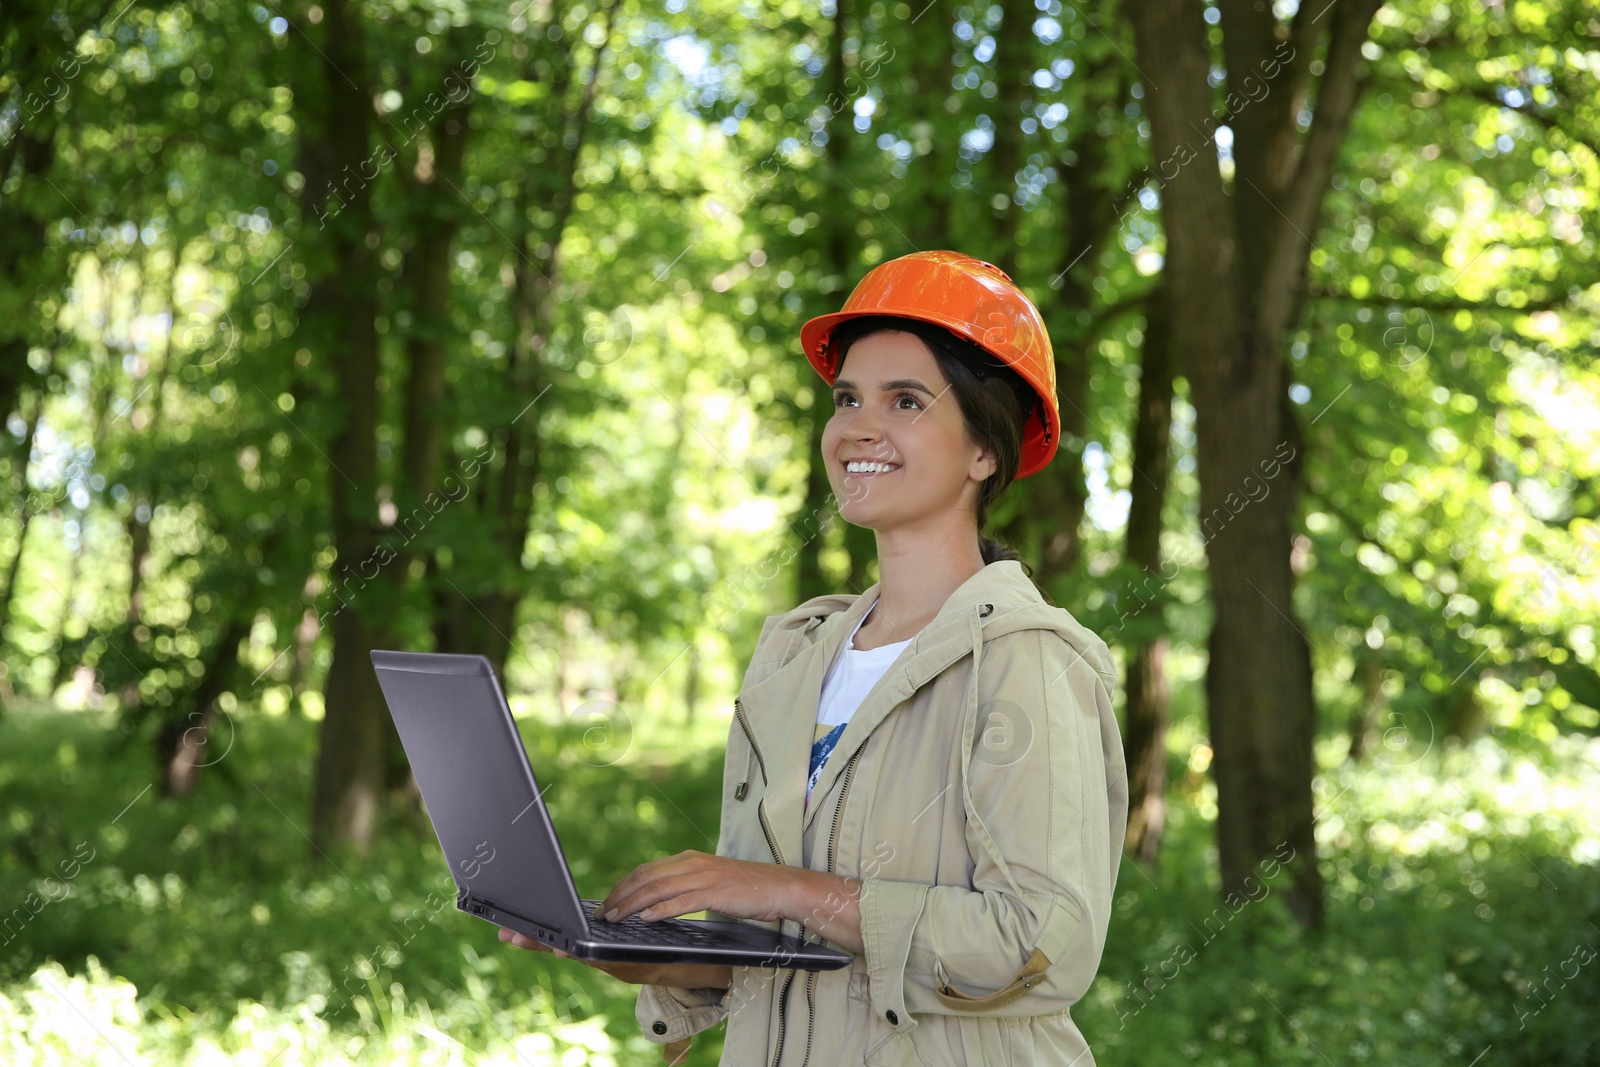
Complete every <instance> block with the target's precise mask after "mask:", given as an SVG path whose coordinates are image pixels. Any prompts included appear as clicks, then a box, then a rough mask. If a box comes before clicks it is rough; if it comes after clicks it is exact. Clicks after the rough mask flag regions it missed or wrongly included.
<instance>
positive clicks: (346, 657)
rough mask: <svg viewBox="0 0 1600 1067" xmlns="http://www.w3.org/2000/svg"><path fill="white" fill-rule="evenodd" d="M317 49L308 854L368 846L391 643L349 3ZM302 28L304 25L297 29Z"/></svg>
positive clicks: (310, 155) (306, 128) (310, 131)
mask: <svg viewBox="0 0 1600 1067" xmlns="http://www.w3.org/2000/svg"><path fill="white" fill-rule="evenodd" d="M322 4H323V22H322V29H323V33H322V40H321V42H320V44H319V47H318V53H319V55H318V57H317V59H316V60H313V61H311V62H310V63H309V64H307V66H308V68H309V69H310V70H311V71H312V73H311V74H309V75H308V84H305V85H302V86H299V87H298V88H297V90H296V92H295V100H296V102H297V103H298V104H300V105H301V106H302V107H303V109H304V111H303V113H302V115H301V129H302V131H303V140H302V142H301V148H302V151H303V153H304V158H303V160H302V166H301V170H302V173H304V175H305V179H306V181H305V186H304V189H305V192H304V195H303V201H302V202H303V204H304V210H303V213H302V218H303V219H304V220H305V221H306V223H307V226H306V227H305V228H306V229H307V230H308V231H309V230H310V225H309V223H310V221H311V220H312V219H317V220H318V221H319V223H320V224H321V225H320V226H319V230H320V232H321V235H322V245H323V247H324V248H325V249H326V254H327V256H328V259H329V260H330V261H331V262H330V265H329V267H328V268H324V270H323V271H321V272H319V273H320V274H321V276H320V277H314V280H313V282H312V287H311V293H310V295H309V296H308V298H307V301H306V308H305V313H304V315H303V317H302V329H303V330H305V331H306V332H307V333H308V334H311V333H315V334H316V335H319V336H321V337H324V338H326V341H325V343H326V344H327V352H328V358H329V360H330V361H331V362H332V363H333V369H334V375H335V381H336V383H337V387H338V398H337V400H338V402H339V403H340V414H341V418H340V420H339V423H338V429H337V430H336V431H335V432H334V434H333V438H332V441H331V442H330V445H329V449H328V460H329V466H330V468H331V469H330V470H329V471H328V475H327V477H328V484H329V487H330V490H331V493H332V505H333V516H332V523H333V543H334V548H335V550H336V552H337V559H338V564H337V567H338V572H339V574H338V576H335V577H334V578H333V583H332V584H334V585H335V586H337V587H339V591H338V593H337V596H338V598H339V601H340V603H339V606H338V608H337V610H335V611H334V613H333V622H332V631H333V660H332V663H331V664H330V665H329V667H328V678H327V682H326V684H325V686H324V707H325V714H324V716H323V720H322V729H321V732H320V743H319V748H318V751H317V760H316V767H315V770H314V779H313V783H312V800H311V840H312V842H313V845H314V846H315V847H316V848H319V849H326V848H330V847H333V846H337V845H344V844H348V845H352V846H354V847H355V848H357V849H359V850H365V849H366V848H367V847H368V846H369V845H370V844H371V841H372V834H373V831H374V829H375V827H376V819H377V815H378V811H379V807H380V805H381V802H382V789H383V768H384V763H383V756H384V750H383V721H384V718H385V717H386V716H387V711H386V709H385V705H384V703H383V692H382V690H381V689H380V688H379V686H378V679H377V675H376V673H375V672H374V671H373V669H372V662H371V659H370V657H369V653H370V652H371V650H372V649H374V648H379V647H384V646H385V645H390V644H391V642H390V641H389V640H388V638H387V636H386V635H385V634H384V632H383V628H382V624H381V623H380V622H379V621H378V620H379V619H380V618H382V617H383V616H382V615H381V614H380V612H381V611H382V610H383V606H382V605H374V604H373V603H372V602H373V601H374V600H383V599H386V595H389V594H390V591H389V590H387V589H384V588H382V586H383V585H384V584H386V581H385V580H386V578H387V577H388V575H387V574H386V573H385V571H384V568H383V563H384V562H386V560H385V559H384V557H383V556H382V555H380V554H379V552H378V549H379V544H378V539H377V531H378V523H377V497H376V492H377V486H378V451H377V429H378V426H377V423H378V411H379V407H378V405H379V400H378V391H377V387H378V370H379V367H378V335H377V329H376V314H377V297H376V293H377V268H376V262H375V257H374V255H373V249H374V248H375V247H377V245H378V244H379V241H380V236H379V231H378V228H377V225H376V222H375V220H374V218H373V214H372V206H371V197H372V189H371V185H370V182H369V181H368V180H367V179H366V176H365V175H364V174H363V173H362V170H363V167H364V166H367V165H369V164H368V163H367V161H368V158H369V149H370V147H371V111H372V104H371V101H370V98H369V97H370V94H369V93H368V91H367V73H366V70H367V56H366V42H365V35H364V31H363V27H362V22H361V17H360V14H359V12H357V11H356V10H355V9H354V8H353V7H352V6H351V5H350V4H349V2H348V0H322ZM306 24H307V25H310V23H309V21H308V22H307V23H306Z"/></svg>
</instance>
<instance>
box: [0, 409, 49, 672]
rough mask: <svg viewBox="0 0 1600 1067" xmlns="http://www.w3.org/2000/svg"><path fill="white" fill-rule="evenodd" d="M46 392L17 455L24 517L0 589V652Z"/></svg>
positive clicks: (28, 513)
mask: <svg viewBox="0 0 1600 1067" xmlns="http://www.w3.org/2000/svg"><path fill="white" fill-rule="evenodd" d="M44 401H45V389H44V383H43V382H40V383H39V392H38V394H37V395H36V396H35V397H34V404H33V414H32V415H30V416H29V417H28V426H27V429H26V430H24V431H23V434H22V445H21V447H20V448H19V449H18V451H17V500H18V501H20V502H21V509H20V510H21V512H22V514H21V516H20V517H19V518H18V519H17V549H16V551H15V552H13V553H12V554H11V560H10V562H8V563H7V564H6V584H5V586H4V587H3V588H0V649H3V648H4V647H5V632H6V626H7V624H8V623H9V622H10V621H11V599H12V597H13V596H14V595H15V593H16V591H17V574H18V572H19V571H20V570H21V569H22V553H23V551H24V550H25V549H26V548H27V547H28V524H29V523H30V522H32V521H33V508H32V507H30V506H29V503H30V502H29V500H28V492H29V490H28V470H29V468H30V467H31V466H32V464H33V438H34V435H35V434H36V433H37V432H38V430H39V419H40V417H41V416H42V415H43V414H44Z"/></svg>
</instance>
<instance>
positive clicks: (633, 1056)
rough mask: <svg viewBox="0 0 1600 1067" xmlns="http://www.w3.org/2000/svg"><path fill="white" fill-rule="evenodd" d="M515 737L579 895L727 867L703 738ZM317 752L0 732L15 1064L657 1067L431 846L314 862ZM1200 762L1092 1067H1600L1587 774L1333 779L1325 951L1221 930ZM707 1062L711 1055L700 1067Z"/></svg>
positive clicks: (1595, 829)
mask: <svg viewBox="0 0 1600 1067" xmlns="http://www.w3.org/2000/svg"><path fill="white" fill-rule="evenodd" d="M715 725H716V724H710V727H715ZM522 729H523V734H524V738H525V740H526V741H527V744H528V749H529V755H530V759H531V761H532V763H533V766H534V770H535V773H536V774H537V775H540V776H541V778H542V779H543V780H545V781H552V782H554V783H555V786H554V787H553V788H551V789H550V790H549V792H548V793H547V794H546V800H547V802H548V804H549V807H550V811H551V817H552V819H553V820H554V822H555V824H556V826H557V829H558V832H560V833H561V835H562V839H563V844H564V846H565V847H566V849H567V851H568V852H569V854H570V855H571V858H572V860H573V864H574V878H575V881H576V882H577V885H578V889H579V891H580V893H582V894H584V895H588V896H601V895H603V894H604V892H605V891H606V890H607V889H608V888H609V887H610V885H611V884H612V883H613V882H615V881H616V880H617V879H618V878H620V877H621V876H622V875H623V874H625V873H627V871H628V870H630V869H632V867H633V866H634V865H636V864H637V863H639V862H642V861H643V860H645V859H648V858H650V856H651V855H655V854H663V853H666V852H672V851H677V850H679V849H684V848H699V849H703V850H705V851H708V852H709V851H713V850H714V848H715V840H714V837H715V833H716V826H717V815H718V812H717V804H718V797H719V795H720V782H721V757H720V746H719V745H717V744H715V743H712V744H706V743H704V738H706V737H707V736H712V737H714V736H716V733H715V730H714V729H710V728H707V727H704V726H703V727H702V728H701V729H699V730H697V731H696V736H697V737H699V738H700V739H701V740H700V741H699V742H697V743H696V745H695V746H694V747H693V748H691V749H684V748H683V747H682V746H672V745H669V744H668V743H666V742H665V741H663V742H662V743H660V744H656V743H654V742H653V741H652V743H651V744H650V745H644V744H642V743H639V742H638V741H637V739H636V743H635V744H633V745H632V746H631V750H630V751H629V752H628V754H627V757H626V758H623V759H620V760H619V761H617V762H615V763H614V764H613V763H612V762H611V761H609V760H593V761H585V760H583V759H581V758H574V756H573V754H574V753H577V752H581V749H580V748H579V747H578V746H579V744H580V742H579V740H578V738H579V735H580V733H581V727H573V726H567V727H560V728H556V727H550V726H547V725H543V724H541V723H538V722H536V721H535V720H532V719H524V720H522ZM316 734H317V728H316V724H315V723H312V722H308V721H304V720H298V719H292V718H286V717H270V716H266V715H261V714H252V715H246V714H240V715H238V716H235V717H233V718H230V719H228V720H226V721H225V722H224V723H223V724H222V726H221V727H219V729H218V731H217V732H216V734H215V735H214V736H213V738H212V744H213V746H214V747H213V748H212V749H211V751H213V752H214V753H216V755H215V757H214V759H213V760H211V762H212V763H213V765H212V766H208V767H206V768H205V769H204V771H203V772H202V774H201V777H200V781H199V785H198V788H197V790H196V791H195V793H194V795H193V796H191V797H189V798H187V799H184V800H171V799H162V798H159V797H158V795H157V793H156V791H155V790H154V789H146V787H147V786H148V785H149V783H150V782H151V781H152V777H153V765H152V759H151V755H150V751H151V750H150V746H149V744H148V743H147V742H145V741H143V740H136V739H132V738H130V737H128V736H127V735H124V734H122V733H120V732H119V731H118V730H116V729H115V727H114V726H113V724H112V723H110V722H109V721H107V720H106V719H104V718H103V717H101V716H99V715H97V714H94V713H89V712H58V711H54V710H52V709H11V710H7V711H6V712H5V713H4V715H3V717H0V813H3V816H0V923H4V926H3V929H0V948H3V950H0V1060H3V1061H4V1062H7V1063H16V1064H32V1063H41V1064H42V1063H58V1062H66V1063H74V1064H75V1063H96V1064H115V1063H126V1064H130V1065H135V1064H137V1065H144V1064H185V1065H189V1064H213V1063H230V1064H239V1065H258V1067H267V1065H271V1067H296V1065H302V1064H343V1063H359V1064H416V1065H423V1064H428V1065H434V1064H438V1065H444V1064H452V1065H453V1064H485V1065H495V1067H499V1065H507V1067H509V1065H512V1064H524V1065H529V1067H532V1065H542V1064H561V1065H563V1067H571V1065H575V1064H584V1063H592V1064H658V1063H660V1062H662V1061H661V1057H660V1053H659V1047H658V1046H654V1045H651V1044H649V1043H648V1042H646V1041H645V1040H644V1038H643V1036H642V1035H641V1034H640V1033H639V1028H638V1026H637V1024H636V1023H635V1021H634V1016H633V1004H634V989H633V987H629V986H625V985H623V984H621V983H619V982H616V981H613V980H612V979H610V978H609V977H607V976H605V975H603V974H601V973H599V972H596V971H593V970H592V969H590V968H586V967H582V966H581V965H578V964H575V963H572V962H570V961H562V960H556V959H553V958H551V957H549V956H547V955H544V954H540V953H532V952H527V951H523V950H520V949H514V948H511V947H510V946H507V945H503V944H501V943H500V942H499V941H498V940H497V939H496V936H495V931H494V929H493V928H492V927H491V926H490V925H488V924H487V923H483V922H481V921H479V920H476V919H473V918H469V917H468V916H465V915H463V914H461V913H459V912H457V911H456V910H455V899H454V890H453V886H452V883H451V880H450V877H449V873H448V869H447V867H446V864H445V862H444V859H443V857H442V855H441V853H440V851H439V848H438V844H437V842H436V841H435V839H434V838H433V835H432V833H431V832H430V831H429V830H428V827H427V824H426V822H425V821H424V822H422V823H420V824H419V823H418V822H417V821H416V818H417V817H416V816H415V815H412V816H394V817H392V819H391V821H390V822H389V823H388V824H386V825H385V827H384V832H383V834H382V842H383V843H382V844H381V845H379V846H377V847H375V848H374V849H373V850H372V851H371V852H370V853H368V854H367V855H366V856H364V857H363V856H356V855H353V854H348V853H341V854H337V855H334V856H332V857H324V856H321V855H319V854H317V853H315V852H313V851H312V850H311V848H310V847H309V844H308V842H307V840H306V838H305V836H304V834H303V831H304V830H305V827H306V812H307V806H308V795H309V789H310V781H311V767H312V760H313V755H314V752H315V745H316ZM666 736H667V735H666V734H665V733H663V738H665V737H666ZM1396 757H1403V758H1396ZM1187 758H1188V756H1187V755H1186V754H1185V755H1184V756H1178V755H1175V756H1174V763H1173V769H1174V774H1175V785H1174V789H1173V806H1172V808H1171V811H1170V817H1169V824H1168V828H1167V835H1166V839H1165V845H1164V850H1163V854H1162V859H1161V862H1160V864H1159V866H1157V867H1155V868H1145V867H1141V866H1138V865H1136V864H1134V863H1133V862H1132V861H1129V860H1124V862H1123V866H1122V871H1121V873H1120V876H1119V880H1118V885H1117V903H1116V908H1115V912H1114V914H1113V916H1112V920H1111V928H1110V937H1109V943H1108V945H1107V948H1106V952H1105V956H1104V959H1103V960H1102V964H1101V967H1100V974H1099V977H1098V978H1097V979H1096V981H1095V983H1094V985H1093V987H1092V988H1091V989H1090V991H1089V993H1088V995H1087V996H1086V997H1085V998H1084V999H1083V1000H1082V1001H1081V1002H1080V1003H1079V1004H1078V1005H1077V1006H1076V1007H1075V1008H1074V1009H1073V1017H1074V1019H1075V1020H1076V1021H1077V1023H1078V1025H1079V1027H1080V1028H1081V1029H1082V1030H1083V1032H1084V1034H1085V1035H1086V1036H1087V1037H1088V1039H1089V1042H1090V1044H1091V1046H1092V1048H1093V1049H1094V1053H1095V1057H1096V1061H1097V1062H1098V1063H1099V1064H1101V1065H1102V1067H1116V1065H1124V1064H1126V1065H1135V1064H1138V1065H1145V1064H1160V1065H1165V1064H1173V1063H1180V1062H1181V1063H1185V1064H1194V1065H1201V1064H1229V1065H1246V1064H1249V1065H1263V1067H1265V1065H1269V1064H1283V1063H1307V1064H1331V1065H1338V1067H1345V1065H1347V1064H1360V1063H1373V1064H1407V1065H1435V1064H1437V1065H1451V1067H1472V1065H1476V1067H1500V1065H1505V1064H1512V1063H1517V1064H1537V1065H1540V1067H1547V1065H1560V1064H1584V1063H1600V803H1596V801H1597V799H1600V741H1597V740H1593V739H1562V738H1558V739H1556V740H1555V742H1554V743H1553V744H1552V745H1550V746H1549V747H1539V748H1537V749H1532V750H1529V751H1526V752H1522V751H1513V750H1508V749H1507V748H1505V747H1503V746H1502V745H1501V743H1500V742H1499V741H1498V740H1496V739H1494V738H1484V739H1481V740H1479V741H1477V742H1474V743H1473V744H1471V745H1455V744H1450V745H1446V744H1443V743H1441V744H1438V745H1434V746H1431V750H1430V751H1427V752H1417V753H1383V754H1380V757H1379V758H1378V759H1376V760H1374V761H1372V762H1369V763H1366V764H1361V765H1357V764H1352V763H1350V762H1348V761H1344V760H1342V759H1341V758H1340V753H1339V752H1338V751H1336V746H1333V745H1331V744H1330V745H1327V746H1324V749H1323V750H1321V751H1319V761H1320V762H1321V764H1322V766H1323V767H1324V770H1323V771H1322V773H1321V774H1320V775H1319V776H1318V780H1317V795H1318V797H1319V806H1320V811H1319V830H1318V833H1319V841H1320V844H1319V850H1320V853H1321V856H1322V861H1321V865H1322V870H1323V872H1324V875H1325V877H1326V879H1327V903H1328V911H1327V923H1326V928H1325V929H1324V930H1323V931H1321V932H1320V933H1319V934H1317V935H1306V934H1302V933H1300V932H1298V931H1297V930H1296V929H1295V928H1294V927H1293V925H1292V924H1291V923H1290V922H1289V921H1288V916H1287V911H1286V909H1285V908H1284V907H1283V906H1282V893H1281V889H1282V884H1283V882H1282V877H1281V875H1280V876H1279V877H1277V878H1275V879H1267V880H1265V881H1263V882H1261V883H1260V884H1259V891H1258V892H1256V893H1255V894H1254V899H1244V898H1236V899H1235V900H1234V901H1232V902H1231V903H1228V902H1224V901H1222V900H1221V899H1220V898H1219V896H1218V893H1217V890H1216V874H1215V866H1216V864H1215V850H1214V846H1213V844H1212V840H1213V834H1212V825H1211V823H1210V821H1209V819H1208V816H1209V815H1211V814H1213V813H1214V810H1215V806H1214V800H1213V799H1212V798H1213V797H1214V793H1213V792H1212V790H1211V787H1210V785H1209V784H1208V783H1207V782H1206V780H1205V777H1204V776H1203V775H1201V774H1198V773H1196V772H1195V771H1193V770H1192V769H1190V768H1188V767H1187V766H1186V764H1185V763H1184V760H1185V759H1187ZM646 843H648V845H649V846H650V847H653V848H654V849H656V851H655V852H652V853H647V852H646V847H647V845H646ZM720 1046H721V1027H717V1028H715V1029H713V1030H712V1031H711V1032H710V1033H708V1034H707V1035H705V1036H703V1037H702V1038H701V1039H699V1041H698V1042H697V1045H696V1049H695V1052H694V1056H693V1059H692V1061H691V1062H693V1063H695V1064H701V1065H706V1064H713V1063H715V1062H716V1059H717V1054H718V1052H719V1051H720Z"/></svg>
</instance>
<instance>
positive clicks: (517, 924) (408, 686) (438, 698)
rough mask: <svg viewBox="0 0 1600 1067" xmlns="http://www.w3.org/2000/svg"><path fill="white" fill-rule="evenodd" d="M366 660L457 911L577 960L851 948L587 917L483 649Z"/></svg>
mask: <svg viewBox="0 0 1600 1067" xmlns="http://www.w3.org/2000/svg"><path fill="white" fill-rule="evenodd" d="M372 666H373V668H374V669H375V670H376V671H377V673H378V684H379V685H381V686H382V687H383V696H384V699H385V700H386V701H387V702H388V705H389V714H390V715H392V716H393V717H394V724H395V726H396V728H397V729H398V730H399V732H400V742H401V744H402V745H404V746H405V750H406V756H407V758H408V759H410V761H411V769H412V772H413V773H414V774H415V775H416V778H417V786H418V787H419V788H420V789H421V790H422V799H423V802H424V803H425V805H426V806H427V810H428V817H429V818H430V819H431V820H432V821H433V829H434V833H436V834H437V835H438V837H439V846H440V847H441V848H443V849H444V854H445V858H446V859H447V860H449V861H450V874H451V877H453V878H454V879H455V883H456V907H458V908H460V909H461V910H462V911H464V912H467V913H468V914H469V915H476V916H478V917H479V918H481V919H484V920H486V921H488V922H491V923H494V924H495V925H496V926H505V927H509V928H510V929H512V930H515V931H517V932H518V933H520V934H523V935H525V936H527V937H530V938H533V939H534V940H536V941H539V942H542V943H543V944H546V945H551V946H553V947H555V948H558V949H560V950H561V951H562V952H565V953H567V954H568V955H569V956H575V957H577V958H578V959H581V960H616V961H622V962H638V963H711V964H724V965H728V966H754V967H784V968H799V969H801V970H808V971H817V970H833V969H836V968H839V967H845V966H848V965H849V964H850V962H851V960H852V959H853V958H854V957H852V956H851V955H850V953H848V952H844V951H841V950H839V949H835V948H829V947H828V946H827V945H824V944H822V943H820V942H810V941H804V940H802V939H801V938H799V937H793V936H789V935H785V934H780V933H779V932H778V931H776V930H769V929H767V928H766V927H764V926H759V925H757V924H755V923H748V922H740V921H731V922H730V921H721V922H719V921H713V920H699V919H656V920H653V921H648V922H647V921H645V920H643V919H640V918H639V917H638V916H637V915H632V916H629V917H627V918H626V919H624V920H623V921H621V922H617V923H612V922H606V921H605V920H604V919H601V918H599V917H598V911H597V908H598V906H599V903H600V902H599V901H598V900H589V899H581V898H579V896H578V891H577V889H576V888H575V887H574V885H573V882H572V871H571V869H570V868H569V867H568V866H567V859H566V855H565V853H563V852H562V850H561V843H560V841H558V840H557V839H556V831H555V827H554V826H553V825H551V823H550V815H549V813H548V812H547V811H546V810H545V805H544V798H543V791H542V790H541V789H540V788H539V786H538V783H537V782H536V781H535V780H534V777H533V768H532V767H530V766H529V765H528V754H527V752H526V751H525V750H524V749H523V747H522V738H521V737H520V736H519V735H518V733H517V728H516V724H515V722H514V721H513V720H512V718H511V709H510V708H509V707H507V706H506V700H505V696H504V695H503V694H502V693H501V691H500V684H499V682H498V681H497V680H496V678H495V676H494V670H493V669H492V668H491V667H490V666H489V661H488V660H487V659H485V658H484V657H483V656H460V655H448V654H444V653H432V652H389V651H383V650H374V651H373V653H372ZM546 788H549V787H548V786H546Z"/></svg>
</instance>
